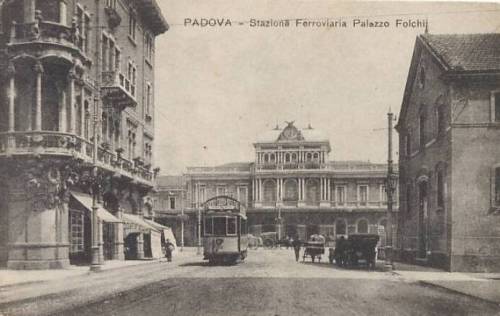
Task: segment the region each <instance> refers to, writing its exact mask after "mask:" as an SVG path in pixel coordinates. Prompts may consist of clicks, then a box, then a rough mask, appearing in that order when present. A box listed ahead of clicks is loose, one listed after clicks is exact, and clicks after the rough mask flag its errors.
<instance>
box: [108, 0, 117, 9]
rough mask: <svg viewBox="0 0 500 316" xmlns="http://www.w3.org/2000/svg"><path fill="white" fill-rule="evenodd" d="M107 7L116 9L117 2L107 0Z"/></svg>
mask: <svg viewBox="0 0 500 316" xmlns="http://www.w3.org/2000/svg"><path fill="white" fill-rule="evenodd" d="M106 7H108V8H111V9H116V0H106Z"/></svg>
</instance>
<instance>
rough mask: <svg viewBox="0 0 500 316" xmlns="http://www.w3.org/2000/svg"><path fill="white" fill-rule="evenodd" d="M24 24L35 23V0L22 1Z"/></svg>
mask: <svg viewBox="0 0 500 316" xmlns="http://www.w3.org/2000/svg"><path fill="white" fill-rule="evenodd" d="M23 4H24V5H23V7H24V23H32V22H34V21H35V8H36V6H35V0H24V3H23Z"/></svg>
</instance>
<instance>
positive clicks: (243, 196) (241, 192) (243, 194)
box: [238, 187, 248, 205]
mask: <svg viewBox="0 0 500 316" xmlns="http://www.w3.org/2000/svg"><path fill="white" fill-rule="evenodd" d="M247 199H248V197H247V188H246V187H239V188H238V201H239V202H240V203H241V204H243V205H247Z"/></svg>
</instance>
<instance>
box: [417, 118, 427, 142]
mask: <svg viewBox="0 0 500 316" xmlns="http://www.w3.org/2000/svg"><path fill="white" fill-rule="evenodd" d="M418 141H419V145H420V148H424V146H425V116H424V115H423V114H421V115H420V117H419V119H418Z"/></svg>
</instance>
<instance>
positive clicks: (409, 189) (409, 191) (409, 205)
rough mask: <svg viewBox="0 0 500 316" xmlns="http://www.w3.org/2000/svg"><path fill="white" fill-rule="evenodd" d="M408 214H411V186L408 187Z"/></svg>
mask: <svg viewBox="0 0 500 316" xmlns="http://www.w3.org/2000/svg"><path fill="white" fill-rule="evenodd" d="M405 198H406V212H407V213H409V212H410V211H411V185H410V184H407V185H406V197H405Z"/></svg>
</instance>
